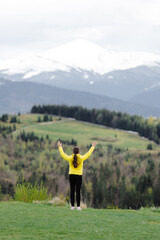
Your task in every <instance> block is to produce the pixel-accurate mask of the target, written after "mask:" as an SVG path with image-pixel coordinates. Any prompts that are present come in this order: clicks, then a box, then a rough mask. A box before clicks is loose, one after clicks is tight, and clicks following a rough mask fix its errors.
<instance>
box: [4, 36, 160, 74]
mask: <svg viewBox="0 0 160 240" xmlns="http://www.w3.org/2000/svg"><path fill="white" fill-rule="evenodd" d="M158 63H160V56H159V55H154V54H151V53H143V52H113V51H109V50H107V49H104V48H102V47H99V46H98V45H96V44H94V43H92V42H89V41H87V40H83V39H78V40H75V41H72V42H70V43H67V44H65V45H62V46H60V47H57V48H53V49H49V50H47V51H44V52H40V53H39V54H38V56H35V55H31V56H27V57H25V58H23V59H21V60H16V61H14V62H13V61H10V62H8V65H7V62H5V63H4V62H2V61H0V70H1V71H2V69H3V73H5V74H9V75H13V74H19V73H20V74H24V76H23V78H30V77H32V76H35V75H38V74H39V73H41V72H54V71H57V70H60V71H66V72H69V71H70V68H74V69H76V70H77V71H91V72H92V73H98V74H101V75H103V74H105V73H108V72H110V71H114V70H124V69H129V68H135V67H137V66H142V65H147V66H156V65H158ZM4 69H5V70H4ZM84 79H87V75H84Z"/></svg>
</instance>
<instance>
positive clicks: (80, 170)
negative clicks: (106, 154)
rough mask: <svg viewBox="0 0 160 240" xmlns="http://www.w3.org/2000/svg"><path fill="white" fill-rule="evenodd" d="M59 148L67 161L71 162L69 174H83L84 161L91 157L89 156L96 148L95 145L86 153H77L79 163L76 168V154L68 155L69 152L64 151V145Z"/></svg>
mask: <svg viewBox="0 0 160 240" xmlns="http://www.w3.org/2000/svg"><path fill="white" fill-rule="evenodd" d="M58 149H59V152H60V154H61V156H62V158H64V159H65V160H66V161H68V162H69V174H75V175H82V173H83V162H84V161H85V160H86V159H87V158H89V156H90V155H91V153H92V152H93V150H94V147H93V146H92V147H91V148H90V149H89V151H88V152H87V153H86V154H85V155H80V154H77V163H78V167H77V168H75V167H74V165H73V159H74V154H72V155H70V156H68V155H67V154H65V153H64V151H63V148H62V147H59V148H58Z"/></svg>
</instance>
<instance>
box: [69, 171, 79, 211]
mask: <svg viewBox="0 0 160 240" xmlns="http://www.w3.org/2000/svg"><path fill="white" fill-rule="evenodd" d="M69 182H70V197H71V205H72V206H74V196H75V190H76V200H77V207H79V206H80V200H81V195H80V190H81V185H82V175H74V174H70V175H69Z"/></svg>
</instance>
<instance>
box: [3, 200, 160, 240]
mask: <svg viewBox="0 0 160 240" xmlns="http://www.w3.org/2000/svg"><path fill="white" fill-rule="evenodd" d="M0 211H1V219H0V226H1V230H0V233H1V240H4V239H14V240H18V239H31V240H32V239H33V240H34V239H35V240H37V239H39V240H44V239H54V240H58V239H63V240H69V239H70V240H81V239H83V240H89V239H101V240H106V239H110V240H121V239H123V240H128V239H129V240H135V239H136V240H142V239H145V240H155V239H160V231H159V223H160V221H159V209H141V210H139V211H133V210H102V209H101V210H96V209H83V210H82V211H81V212H78V211H70V209H69V207H55V206H49V205H45V204H25V203H18V202H1V204H0Z"/></svg>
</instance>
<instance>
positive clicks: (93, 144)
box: [82, 142, 97, 161]
mask: <svg viewBox="0 0 160 240" xmlns="http://www.w3.org/2000/svg"><path fill="white" fill-rule="evenodd" d="M96 144H97V143H96V142H93V143H92V147H91V148H90V149H89V151H88V152H87V153H86V154H84V155H83V156H82V159H83V161H85V160H86V159H87V158H89V157H90V155H91V154H92V152H93V151H94V148H95V146H96Z"/></svg>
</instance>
